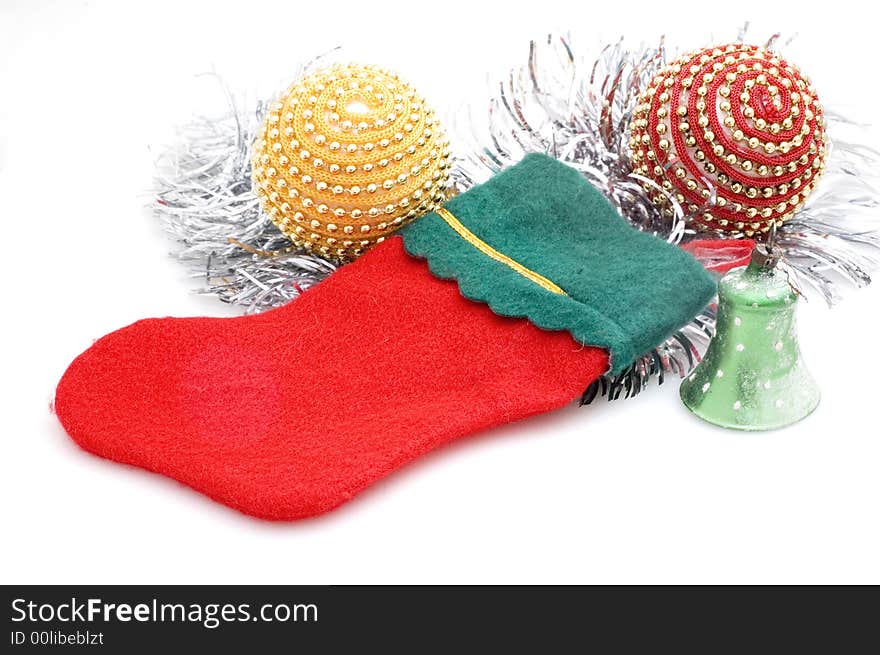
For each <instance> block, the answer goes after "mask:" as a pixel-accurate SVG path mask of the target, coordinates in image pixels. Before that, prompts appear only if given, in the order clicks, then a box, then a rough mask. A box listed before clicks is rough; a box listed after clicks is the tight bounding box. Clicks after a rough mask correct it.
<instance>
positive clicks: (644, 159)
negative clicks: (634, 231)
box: [630, 44, 827, 236]
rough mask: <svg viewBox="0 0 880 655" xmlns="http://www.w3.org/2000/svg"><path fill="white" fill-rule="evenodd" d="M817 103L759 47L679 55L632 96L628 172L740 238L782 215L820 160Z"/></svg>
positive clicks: (803, 191)
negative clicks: (630, 167)
mask: <svg viewBox="0 0 880 655" xmlns="http://www.w3.org/2000/svg"><path fill="white" fill-rule="evenodd" d="M826 144H827V136H826V134H825V121H824V118H823V114H822V108H821V106H820V105H819V102H818V100H817V97H816V92H815V90H814V89H813V86H812V84H811V83H810V81H809V79H808V78H807V77H805V76H804V75H803V74H802V73H801V72H800V71H799V70H798V69H797V68H796V67H795V66H793V65H791V64H789V63H788V62H787V61H785V60H784V59H782V58H781V57H779V56H778V55H776V54H774V53H773V52H770V51H769V50H766V49H765V48H761V47H757V46H752V45H746V44H732V45H726V46H720V47H716V48H708V49H705V50H701V51H698V52H695V53H691V54H688V55H686V56H684V57H681V58H679V59H677V60H676V61H674V62H672V63H671V64H669V65H668V66H667V67H665V68H664V69H663V70H662V71H661V72H660V73H659V74H658V75H656V76H655V77H654V78H653V80H652V81H651V83H650V84H649V86H648V88H646V89H644V90H643V92H642V94H641V95H640V97H639V100H638V105H637V107H636V110H635V112H634V118H633V123H632V129H631V135H630V155H631V159H632V163H633V170H634V171H635V172H636V173H638V174H640V175H642V176H644V177H645V178H648V179H649V180H652V181H653V182H654V183H655V184H656V185H659V186H660V187H661V188H662V189H663V192H662V193H661V192H660V191H659V189H658V188H657V187H656V186H654V185H652V184H647V183H646V184H645V185H644V188H645V190H646V191H648V192H649V193H652V194H653V195H654V202H655V204H657V205H658V206H660V207H661V209H662V211H663V212H664V213H665V214H666V215H668V216H672V214H673V209H672V201H671V198H675V199H677V200H678V203H679V204H680V205H681V207H682V208H683V209H684V210H685V214H686V216H688V217H689V219H690V221H691V224H692V225H693V227H695V228H697V229H701V230H708V231H716V232H721V233H726V234H729V233H738V234H743V235H745V236H753V235H755V234H758V233H761V232H766V231H767V230H768V229H770V227H771V225H773V224H774V223H775V224H776V225H777V226H780V225H782V223H783V222H784V221H786V220H788V219H790V218H791V217H792V216H793V215H794V213H795V212H796V211H797V210H798V209H799V208H800V207H801V205H803V203H804V201H805V199H806V198H807V196H808V195H809V194H810V193H811V192H812V190H813V188H814V186H815V184H816V180H817V178H818V177H819V176H820V175H821V174H822V172H823V170H824V167H825V156H826Z"/></svg>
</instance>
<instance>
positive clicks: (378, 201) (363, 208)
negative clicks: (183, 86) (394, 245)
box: [253, 64, 449, 262]
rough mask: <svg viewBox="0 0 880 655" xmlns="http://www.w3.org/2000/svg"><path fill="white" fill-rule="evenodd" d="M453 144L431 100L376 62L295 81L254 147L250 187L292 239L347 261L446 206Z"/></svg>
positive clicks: (337, 67) (340, 66) (272, 110)
mask: <svg viewBox="0 0 880 655" xmlns="http://www.w3.org/2000/svg"><path fill="white" fill-rule="evenodd" d="M448 176H449V142H448V141H447V139H446V137H445V135H444V133H443V130H442V129H441V126H440V125H439V123H438V122H437V119H436V118H435V116H434V112H433V111H432V110H431V109H430V108H429V107H428V106H427V105H426V104H425V101H424V99H423V98H422V97H421V96H420V95H419V94H418V93H417V92H416V91H415V90H414V89H413V88H412V87H411V86H410V85H409V84H407V83H406V82H404V81H403V80H401V79H400V78H399V77H398V76H397V75H395V74H393V73H390V72H388V71H385V70H382V69H380V68H377V67H375V66H365V65H358V64H337V65H334V66H332V67H330V68H327V69H323V70H319V71H315V72H312V73H309V74H307V75H306V76H305V77H303V78H302V79H299V80H297V81H296V82H294V83H293V84H292V85H291V86H290V88H288V89H287V90H286V91H284V92H283V93H282V94H281V97H280V98H279V99H278V100H277V101H276V102H274V103H273V104H272V105H271V106H270V107H269V111H268V114H267V116H266V119H265V121H264V123H263V126H262V128H261V130H260V132H259V134H258V136H257V138H256V140H255V143H254V149H253V187H254V190H255V191H256V193H257V195H258V197H259V198H260V202H261V205H262V207H263V210H264V211H265V212H267V214H268V215H269V216H270V217H271V219H272V221H273V222H274V223H275V224H276V225H277V226H278V228H279V229H280V230H281V231H282V232H283V233H284V234H285V235H286V236H287V237H288V238H290V239H291V241H293V244H294V246H296V247H302V248H305V249H307V250H309V251H311V252H313V253H315V254H318V255H321V256H323V257H327V258H329V259H335V260H339V261H343V262H345V261H350V260H352V259H354V258H356V257H357V256H359V255H361V254H362V253H363V252H365V251H366V250H367V249H369V248H370V247H371V246H373V245H375V244H377V243H381V242H382V241H384V240H385V238H386V237H387V236H388V235H390V234H391V233H392V232H394V231H395V230H397V229H399V228H400V227H402V226H403V225H405V224H406V223H408V222H409V221H411V220H413V219H415V218H416V217H418V216H420V215H422V214H424V213H427V212H429V211H431V210H432V209H434V208H435V207H436V206H438V205H439V204H440V203H442V201H443V199H444V193H445V190H446V187H447V179H448Z"/></svg>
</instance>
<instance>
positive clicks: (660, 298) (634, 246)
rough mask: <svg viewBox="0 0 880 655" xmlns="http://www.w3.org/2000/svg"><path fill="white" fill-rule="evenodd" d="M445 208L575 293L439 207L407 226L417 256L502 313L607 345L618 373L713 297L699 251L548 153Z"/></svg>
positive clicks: (412, 251)
mask: <svg viewBox="0 0 880 655" xmlns="http://www.w3.org/2000/svg"><path fill="white" fill-rule="evenodd" d="M444 207H445V209H447V210H448V211H449V212H450V213H451V214H452V215H454V217H455V218H456V219H458V221H459V222H460V223H461V224H462V225H463V226H464V227H465V228H466V229H467V230H468V231H470V232H471V233H472V234H473V235H475V236H476V237H477V238H478V239H479V240H481V241H482V242H484V243H485V244H488V246H490V247H491V249H493V250H494V251H496V252H498V253H501V254H502V255H503V256H506V257H507V258H509V259H511V260H514V261H515V262H518V263H519V264H520V265H522V266H523V267H525V268H526V269H528V270H530V271H532V272H534V273H537V274H538V275H539V276H543V278H546V279H547V280H550V281H551V282H552V283H554V284H555V285H556V286H558V287H559V288H561V289H562V290H563V291H564V292H565V294H560V293H555V292H553V291H551V290H548V289H547V288H545V287H544V286H542V285H541V284H539V283H536V282H535V281H534V280H532V279H529V277H527V276H524V275H523V274H522V273H521V272H517V270H515V269H514V268H512V267H511V266H510V265H508V264H505V263H504V262H502V261H498V260H497V259H494V258H492V257H491V256H487V254H486V253H485V252H484V251H481V250H480V249H479V248H478V247H475V246H474V245H473V244H472V243H471V242H470V241H468V240H467V239H465V238H464V237H462V236H461V234H460V233H459V232H457V231H456V230H455V229H453V228H452V227H451V226H450V224H449V223H448V222H447V221H446V220H444V218H442V217H441V216H440V215H438V214H437V213H430V214H428V215H426V216H424V217H423V218H421V219H419V220H417V221H415V222H414V223H412V224H411V225H409V226H407V227H406V228H405V229H404V230H403V231H402V233H403V239H404V244H405V247H406V250H407V252H408V253H409V254H411V255H413V256H416V257H421V258H424V259H426V260H427V262H428V266H429V267H430V269H431V272H432V273H434V274H435V275H436V276H438V277H441V278H444V279H454V280H456V281H457V283H458V286H459V289H460V291H461V293H462V295H464V296H465V297H467V298H470V299H471V300H475V301H478V302H484V303H486V304H488V305H489V307H490V308H491V309H492V311H494V312H495V313H496V314H500V315H502V316H514V317H525V318H528V319H529V320H530V321H531V322H532V323H534V324H535V325H537V326H539V327H541V328H544V329H548V330H568V331H569V332H571V334H572V335H573V336H574V337H575V339H577V340H578V341H579V342H580V343H583V344H585V345H591V346H601V347H603V348H606V349H607V350H608V351H609V353H610V355H611V372H612V373H615V372H618V371H620V370H621V369H623V368H625V367H626V366H627V365H629V364H631V363H632V362H633V361H634V360H635V359H636V357H638V356H639V355H642V354H644V353H646V352H648V351H649V350H650V349H651V348H654V347H655V346H657V344H659V343H661V342H662V341H663V340H664V339H666V338H667V337H668V336H669V335H670V334H672V332H674V331H675V330H676V329H677V328H679V327H680V326H682V325H684V324H685V323H687V322H688V321H689V320H690V319H691V318H693V317H694V316H695V315H696V314H697V313H698V312H699V311H700V310H701V309H703V307H704V306H705V305H706V304H707V303H708V302H709V301H710V299H711V298H712V296H713V295H714V294H715V282H714V281H713V279H712V277H711V276H710V275H709V274H708V273H707V272H706V271H705V270H704V269H703V267H702V266H701V265H700V264H699V263H698V262H697V261H696V260H695V259H694V258H693V257H691V256H690V255H689V254H688V253H686V252H684V251H683V250H681V249H680V248H677V247H676V246H672V245H669V244H667V243H665V242H664V241H661V240H660V239H658V238H656V237H654V236H652V235H650V234H644V233H642V232H638V231H637V230H635V229H633V228H632V227H630V226H629V224H628V223H627V222H626V221H625V220H624V219H623V218H621V217H620V216H619V215H618V213H617V211H616V210H615V209H614V207H612V206H611V205H610V204H609V203H608V201H607V200H605V198H604V197H603V196H602V194H601V193H599V192H598V191H597V190H596V189H594V188H593V187H592V186H591V185H590V184H589V183H588V182H587V181H586V180H584V179H583V177H581V175H580V173H578V172H577V171H576V170H574V169H573V168H570V167H569V166H566V165H565V164H562V163H560V162H558V161H556V160H555V159H552V158H551V157H547V156H545V155H536V154H532V155H528V156H526V157H525V158H524V159H523V160H522V161H521V162H520V163H518V164H517V165H515V166H513V167H511V168H509V169H507V170H506V171H504V172H502V173H499V174H498V175H496V176H495V177H493V178H492V179H491V180H489V181H488V182H486V183H485V184H481V185H480V186H477V187H474V188H473V189H470V190H468V191H467V192H465V193H463V194H461V195H460V196H458V197H456V198H453V199H452V200H450V201H449V202H447V203H446V205H445V206H444Z"/></svg>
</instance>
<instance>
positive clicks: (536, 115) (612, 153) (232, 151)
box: [153, 31, 880, 403]
mask: <svg viewBox="0 0 880 655" xmlns="http://www.w3.org/2000/svg"><path fill="white" fill-rule="evenodd" d="M744 36H745V31H743V32H741V33H740V36H739V38H740V40H743V38H744ZM774 41H776V37H774V38H772V39H770V41H768V43H767V45H768V46H771V45H772V46H773V47H774V48H776V49H777V50H779V44H778V43H774ZM670 54H674V53H667V50H666V47H665V45H664V43H663V41H662V40H661V41H660V42H659V43H658V44H656V45H654V46H649V47H641V48H637V49H630V48H627V47H626V46H625V45H624V43H623V42H619V43H617V44H614V45H610V46H607V47H605V48H604V49H602V50H601V52H600V53H599V56H598V57H597V58H595V59H593V58H590V57H587V56H585V54H584V52H582V51H580V50H578V49H577V48H576V47H575V46H574V44H573V42H572V39H571V37H568V36H552V35H551V36H549V37H547V38H546V39H545V40H542V41H540V42H532V44H531V47H530V52H529V57H528V60H527V62H526V63H525V64H524V65H523V66H522V67H520V68H517V69H514V70H513V71H511V72H510V73H509V74H508V75H506V76H505V77H504V78H503V79H501V80H498V81H495V82H493V83H492V84H491V86H490V90H491V91H490V97H489V102H488V112H487V114H486V116H485V120H483V119H480V120H476V119H475V116H474V115H471V116H470V120H469V121H468V122H467V124H466V125H461V124H458V125H454V126H453V127H454V128H456V132H457V133H458V135H459V137H460V138H459V139H458V143H457V144H456V155H457V157H458V159H457V161H456V165H455V167H454V169H453V180H454V183H455V186H456V188H457V189H458V190H459V191H465V190H467V189H468V188H470V187H471V186H473V185H475V184H479V183H481V182H483V181H485V180H486V179H488V178H489V177H490V176H491V175H494V174H495V173H496V172H498V171H500V170H502V169H504V168H506V167H508V166H510V165H512V164H514V163H516V162H517V161H519V159H521V158H522V157H523V156H524V155H525V154H526V153H529V152H543V153H547V154H551V155H553V156H555V157H557V158H558V159H560V160H562V161H564V162H566V163H567V164H569V165H571V166H573V167H575V168H576V169H578V170H579V171H580V172H581V173H582V174H583V175H584V177H585V178H586V179H587V180H588V181H590V182H591V183H592V184H593V185H594V186H595V187H596V188H597V189H599V190H600V191H601V192H602V193H603V194H604V195H605V196H606V198H608V200H609V201H610V202H611V203H612V204H613V205H614V206H615V207H617V209H618V210H619V211H620V213H621V215H622V216H624V217H625V218H626V219H627V220H628V221H629V222H630V223H631V224H632V225H633V226H634V227H636V228H638V229H640V230H644V231H648V232H651V233H653V234H655V235H657V236H658V237H660V238H663V239H665V240H667V241H668V242H670V243H682V242H686V241H688V240H691V239H693V238H695V234H694V233H693V231H692V230H690V229H688V227H687V225H688V222H687V218H688V217H687V216H686V215H685V212H684V211H683V210H682V208H681V207H680V206H679V205H678V204H677V203H676V202H675V200H674V198H672V199H671V201H672V205H673V208H674V215H673V217H672V218H671V219H668V218H663V217H662V216H661V214H660V212H659V211H658V210H657V208H656V207H655V205H654V204H653V202H652V201H651V199H650V197H649V196H648V194H646V193H645V191H644V189H643V186H642V184H643V183H646V182H647V183H649V184H652V183H651V182H650V181H648V180H646V179H644V178H642V177H640V176H638V175H635V174H633V173H632V168H631V165H630V161H629V155H628V148H627V143H628V130H629V125H630V121H631V118H632V112H633V109H634V106H635V103H636V98H637V96H638V92H639V91H640V89H641V88H643V86H644V85H645V83H646V81H647V80H649V79H650V78H651V77H652V76H653V75H654V74H655V73H656V72H657V71H658V70H659V69H660V68H662V67H663V66H664V65H665V64H666V62H667V61H668V59H669V55H670ZM316 61H317V60H316ZM314 64H315V62H314V61H313V62H310V63H309V64H307V65H306V66H304V67H303V68H302V70H300V71H299V73H298V74H302V73H303V72H304V71H305V70H306V69H307V68H309V67H311V66H313V65H314ZM227 96H228V97H229V109H228V111H227V113H226V114H225V115H223V116H221V117H220V118H204V117H203V118H197V119H194V120H193V121H192V122H190V123H189V124H187V125H185V126H183V127H182V128H181V129H180V133H179V139H178V142H177V143H176V144H175V145H173V146H172V147H171V148H169V149H168V150H167V151H166V152H165V153H164V154H163V155H162V156H161V158H160V160H159V163H158V167H157V177H156V186H155V201H154V203H153V208H154V210H155V213H156V215H157V216H158V217H159V218H160V219H161V220H162V221H163V222H164V224H165V226H166V228H167V230H168V231H169V233H170V234H171V235H172V236H173V237H174V238H175V239H176V240H177V241H178V242H179V244H180V246H179V248H178V249H177V251H176V256H177V258H178V259H180V260H181V261H183V262H185V263H186V264H187V265H188V266H190V268H191V270H192V271H193V274H194V275H196V276H198V277H200V278H203V279H204V280H205V283H204V285H203V288H202V289H201V291H202V292H204V293H210V294H215V295H217V296H218V297H219V298H220V299H221V300H223V301H224V302H228V303H233V304H236V305H239V306H242V307H243V308H244V309H245V311H247V312H257V311H263V310H266V309H270V308H272V307H277V306H280V305H283V304H285V303H287V302H288V301H290V300H291V299H293V298H295V297H296V296H297V295H299V294H300V293H301V292H302V291H303V290H305V289H306V288H308V287H309V286H311V285H313V284H315V283H317V282H319V281H320V280H322V279H323V278H324V277H326V276H327V275H329V274H330V273H332V272H333V271H334V270H335V268H336V266H335V265H334V264H333V263H331V262H329V261H327V260H324V259H322V258H320V257H317V256H315V255H310V254H306V253H304V252H301V251H300V252H296V251H293V252H291V251H289V250H288V247H289V245H290V243H289V241H288V240H287V239H286V238H285V237H284V236H283V235H282V234H281V233H280V232H279V231H278V229H277V228H276V227H275V226H274V225H273V224H272V222H271V221H270V220H269V218H268V217H267V216H266V215H265V214H264V213H263V212H262V211H261V210H260V207H259V204H258V201H257V198H256V196H255V195H254V193H253V192H252V190H251V180H250V157H249V149H250V146H251V142H252V140H253V137H254V134H255V133H256V130H257V129H258V128H259V125H260V123H261V121H262V116H263V110H264V106H265V105H264V104H263V103H258V104H257V106H256V107H253V108H250V109H245V108H242V107H239V106H238V105H237V103H236V101H235V99H234V98H233V97H232V95H231V94H229V93H227ZM826 118H827V119H828V131H829V134H830V136H831V139H832V143H831V154H830V156H829V159H828V163H827V168H826V172H825V176H824V178H823V180H822V182H821V184H820V185H819V187H818V189H817V190H816V192H815V193H814V194H813V195H812V196H811V197H810V199H809V201H808V202H807V204H806V205H805V206H804V208H803V210H802V211H801V212H799V213H798V214H797V215H796V216H795V218H794V219H793V220H791V221H790V222H788V223H786V224H785V226H784V227H783V228H781V229H780V230H779V231H778V234H777V237H776V242H777V244H778V245H779V246H780V247H781V248H782V249H783V250H784V253H785V262H784V266H785V268H786V270H787V271H789V273H790V277H791V280H792V283H793V284H794V285H796V286H797V287H798V288H799V289H802V290H804V292H806V293H807V295H808V296H809V295H811V292H812V295H816V294H818V296H819V297H822V298H824V299H825V300H826V301H827V302H828V303H829V304H833V303H834V302H836V301H837V300H838V299H839V297H840V290H841V289H843V288H844V287H847V286H856V287H861V286H865V285H867V284H868V283H870V281H871V278H870V271H871V269H873V268H874V267H875V266H876V265H877V264H878V260H880V255H878V253H880V251H878V248H880V231H878V230H880V195H878V188H880V186H878V182H880V180H878V175H880V153H877V152H876V151H874V150H872V149H871V148H869V147H867V146H865V145H863V144H862V143H861V141H864V140H865V139H864V133H863V131H862V130H861V128H860V126H857V125H854V124H852V123H850V122H848V121H846V120H845V119H843V118H842V117H841V116H839V115H837V114H835V113H833V112H829V111H827V110H826ZM847 132H851V133H853V136H850V137H849V138H846V137H845V134H846V133H847ZM657 190H658V191H659V192H661V193H663V191H662V189H659V187H658V188H657ZM632 256H633V257H638V256H639V254H638V253H633V255H632ZM714 325H715V307H714V305H711V306H710V307H708V308H706V310H704V311H703V312H702V313H701V314H700V315H699V316H697V317H695V318H694V319H693V320H692V321H691V322H690V323H688V324H687V325H686V326H684V327H683V328H681V329H680V330H678V331H677V332H676V333H675V334H673V335H672V336H671V337H670V338H669V339H667V340H666V341H665V342H664V343H662V344H660V345H659V346H658V347H657V348H655V349H654V350H653V351H651V352H650V353H647V354H645V355H644V356H642V357H640V358H639V359H638V360H636V361H635V362H634V363H633V364H632V365H631V366H630V367H629V368H628V369H626V370H625V371H624V372H623V373H621V374H619V375H618V376H615V377H614V378H611V377H604V378H602V379H600V380H598V381H597V382H596V383H594V384H593V385H591V386H590V388H589V389H587V391H586V392H585V393H584V396H583V398H582V402H584V403H588V402H591V401H592V400H594V399H595V398H596V397H598V396H601V395H605V396H607V397H608V398H609V399H610V400H613V399H616V398H619V397H630V396H634V395H636V394H638V393H639V392H640V391H641V390H643V389H644V388H645V387H646V386H647V384H648V382H649V381H650V379H651V378H652V377H655V376H656V377H657V378H658V381H659V382H661V383H662V381H663V377H664V375H665V374H673V375H676V376H679V377H683V376H684V375H687V374H688V373H689V372H690V371H691V370H692V369H693V368H694V367H695V366H696V364H697V363H698V362H699V361H700V358H701V356H702V354H703V353H704V352H705V349H706V347H707V345H708V342H709V340H710V339H711V337H712V335H713V332H714Z"/></svg>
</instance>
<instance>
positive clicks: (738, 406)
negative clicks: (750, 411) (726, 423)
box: [733, 400, 743, 411]
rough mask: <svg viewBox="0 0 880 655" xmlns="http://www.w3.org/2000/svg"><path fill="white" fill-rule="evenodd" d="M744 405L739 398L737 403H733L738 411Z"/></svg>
mask: <svg viewBox="0 0 880 655" xmlns="http://www.w3.org/2000/svg"><path fill="white" fill-rule="evenodd" d="M742 406H743V404H742V403H741V402H740V401H738V400H737V401H736V402H735V403H733V408H734V409H735V410H737V411H739V410H740V409H741V408H742Z"/></svg>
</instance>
